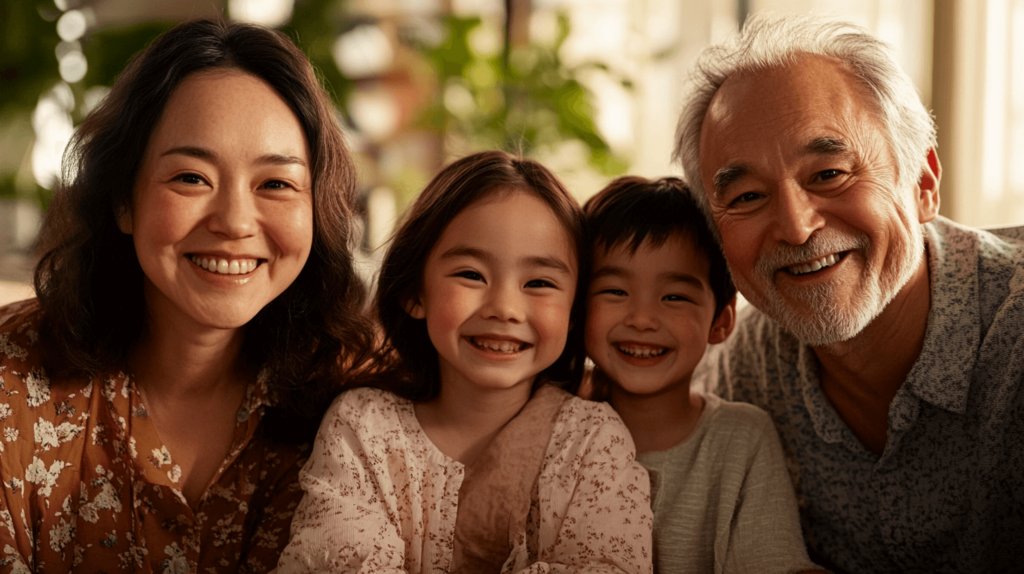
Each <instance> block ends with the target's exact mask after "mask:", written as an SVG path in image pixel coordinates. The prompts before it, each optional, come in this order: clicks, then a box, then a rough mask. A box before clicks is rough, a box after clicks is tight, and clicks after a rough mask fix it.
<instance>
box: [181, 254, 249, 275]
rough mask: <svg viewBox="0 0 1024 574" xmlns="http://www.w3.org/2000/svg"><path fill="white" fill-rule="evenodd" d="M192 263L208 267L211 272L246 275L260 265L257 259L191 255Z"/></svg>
mask: <svg viewBox="0 0 1024 574" xmlns="http://www.w3.org/2000/svg"><path fill="white" fill-rule="evenodd" d="M189 259H191V260H192V263H195V264H196V265H198V266H200V267H202V268H203V269H206V270H207V271H209V272H211V273H222V274H224V275H245V274H246V273H249V272H251V271H253V270H254V269H256V267H257V266H258V265H259V262H257V261H256V260H255V259H231V260H228V259H218V258H216V257H200V256H198V255H189Z"/></svg>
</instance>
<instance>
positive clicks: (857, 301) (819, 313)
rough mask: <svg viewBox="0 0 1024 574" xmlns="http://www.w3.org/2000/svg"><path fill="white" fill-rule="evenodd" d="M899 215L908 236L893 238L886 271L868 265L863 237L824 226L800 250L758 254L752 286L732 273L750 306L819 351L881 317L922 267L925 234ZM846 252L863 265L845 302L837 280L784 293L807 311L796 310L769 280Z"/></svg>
mask: <svg viewBox="0 0 1024 574" xmlns="http://www.w3.org/2000/svg"><path fill="white" fill-rule="evenodd" d="M900 211H901V213H900V218H901V219H902V220H903V222H904V223H906V224H907V225H906V227H907V228H908V229H909V237H906V236H903V237H896V236H893V237H892V238H891V239H892V241H893V243H892V245H891V249H890V252H889V259H888V263H889V265H888V267H887V268H885V269H876V268H874V267H871V266H870V265H871V263H870V262H869V261H868V260H867V256H868V254H869V253H870V248H871V241H870V239H869V238H868V237H867V235H864V234H860V235H859V236H852V235H849V234H847V233H844V232H841V231H838V230H836V229H835V228H832V227H825V228H824V229H822V230H820V231H818V232H816V233H815V234H814V235H812V236H811V238H810V239H809V240H808V241H807V242H806V243H804V244H803V245H797V246H777V247H776V248H775V250H774V251H773V252H771V253H763V254H761V255H760V256H759V257H758V259H757V261H756V262H755V266H754V274H753V277H754V282H753V283H750V282H747V281H746V280H745V279H744V278H743V277H742V276H741V275H739V274H737V273H733V278H734V279H735V281H736V287H737V288H738V289H739V291H740V292H741V293H743V296H744V297H746V298H747V300H748V301H750V303H751V304H753V305H754V307H757V308H758V309H759V310H761V312H763V313H764V314H765V315H767V316H768V317H770V318H772V319H773V320H775V321H776V322H777V323H779V324H780V325H781V326H782V328H783V329H785V330H787V331H789V332H790V333H792V334H793V336H795V337H796V338H797V339H799V340H800V341H801V342H803V343H804V344H806V345H810V346H812V347H820V346H826V345H832V344H835V343H839V342H843V341H848V340H850V339H852V338H854V337H855V336H857V335H858V334H859V333H860V332H861V331H863V330H864V328H865V327H867V326H868V325H869V324H870V323H871V322H872V321H874V320H875V318H876V317H878V315H880V314H881V313H882V311H883V310H884V309H885V308H886V306H888V305H889V303H891V302H892V300H893V299H894V298H895V297H896V294H897V293H899V292H900V290H901V289H903V287H904V286H905V285H906V284H907V283H908V282H909V281H910V278H911V277H912V276H913V275H914V272H915V271H916V270H917V268H918V266H919V265H920V264H921V260H922V258H923V256H924V232H923V231H922V229H921V225H920V224H919V223H917V222H916V221H913V220H908V219H907V217H906V215H907V214H906V213H905V212H904V210H902V209H901V210H900ZM846 251H859V252H860V254H861V256H862V257H864V259H865V265H866V267H865V268H864V270H863V273H862V274H861V276H860V281H859V285H852V286H850V289H849V291H850V297H851V298H850V300H849V301H848V302H847V301H845V300H841V299H839V298H838V292H839V289H840V288H841V287H842V286H843V281H842V280H841V279H836V280H834V281H831V282H829V283H825V284H820V285H815V286H813V287H807V288H800V289H794V290H792V291H790V292H788V293H787V294H788V298H789V299H790V300H800V301H802V302H803V308H804V309H806V310H797V309H794V308H793V307H792V306H791V305H790V304H789V303H788V302H787V300H786V299H785V298H783V296H782V294H781V293H780V292H779V290H778V289H777V288H776V286H775V283H774V280H773V279H774V276H775V273H776V272H779V270H780V269H784V268H786V267H788V266H791V265H793V264H795V263H800V262H805V261H811V260H814V259H819V258H821V257H824V256H825V255H828V254H831V253H839V252H846ZM850 255H852V254H847V257H850ZM782 272H783V273H785V271H782Z"/></svg>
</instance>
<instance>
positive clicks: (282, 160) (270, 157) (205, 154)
mask: <svg viewBox="0 0 1024 574" xmlns="http://www.w3.org/2000/svg"><path fill="white" fill-rule="evenodd" d="M168 155H184V156H188V157H194V158H199V159H206V160H213V159H217V153H216V152H214V151H213V150H211V149H207V148H204V147H199V146H187V145H186V146H177V147H172V148H170V149H168V150H166V151H164V152H163V153H162V154H160V157H164V156H168ZM256 164H258V165H293V164H294V165H301V166H303V167H306V161H305V160H303V159H302V158H300V157H295V156H293V155H287V154H280V153H268V154H264V155H261V156H260V157H258V158H256Z"/></svg>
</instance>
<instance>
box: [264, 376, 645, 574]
mask: <svg viewBox="0 0 1024 574" xmlns="http://www.w3.org/2000/svg"><path fill="white" fill-rule="evenodd" d="M464 471H465V467H464V466H463V464H462V463H460V462H458V461H455V460H453V459H451V458H448V457H447V456H445V455H444V454H443V453H442V452H441V451H440V450H438V449H437V447H436V446H434V444H433V443H432V442H430V439H429V438H428V437H427V435H426V434H425V433H424V432H423V429H422V428H421V427H420V425H419V422H418V421H417V419H416V414H415V412H414V411H413V404H412V403H411V402H409V401H407V400H405V399H402V398H399V397H397V396H395V395H393V394H391V393H388V392H386V391H381V390H378V389H370V388H362V389H354V390H352V391H348V392H346V393H344V394H343V395H341V396H340V397H339V398H338V399H336V400H335V402H334V404H333V405H332V406H331V408H330V410H328V412H327V416H326V417H324V421H323V423H322V424H321V426H320V433H319V435H317V439H316V443H315V445H314V447H313V454H312V455H311V457H310V460H309V464H307V465H306V467H305V468H304V469H303V471H302V474H301V481H302V487H303V488H304V489H305V491H306V495H305V497H304V498H303V499H302V503H301V504H300V505H299V509H298V510H297V511H296V513H295V521H294V523H293V524H292V536H291V541H290V543H289V545H288V547H287V548H286V549H285V551H284V553H283V554H282V555H281V562H280V564H279V567H278V573H279V574H294V573H298V572H391V573H405V572H408V573H412V574H415V573H421V572H431V573H442V572H448V571H449V570H450V567H451V561H452V554H453V549H454V542H453V536H454V532H455V519H456V515H457V511H458V505H459V499H458V495H459V488H460V487H461V485H462V480H463V478H464V476H465V472H464ZM649 491H650V481H649V479H648V477H647V471H645V470H644V468H643V467H642V466H640V464H639V463H638V462H636V461H635V460H634V446H633V440H632V439H631V438H630V436H629V431H628V430H627V429H626V427H625V425H624V424H623V423H622V420H621V419H620V418H619V417H618V415H617V414H615V412H614V411H613V410H612V409H611V407H609V406H608V405H607V404H604V403H596V402H591V401H585V400H582V399H579V398H575V397H573V398H570V399H568V400H567V401H565V403H564V404H563V406H562V407H561V410H560V411H559V413H558V415H557V418H556V420H555V423H554V426H553V427H552V431H551V437H550V438H549V439H548V442H547V450H546V452H545V457H544V462H543V464H542V467H541V471H540V475H539V477H538V479H537V483H536V486H535V490H534V492H535V496H533V497H532V506H531V509H530V512H529V517H528V524H527V526H526V532H525V534H524V535H523V536H522V538H520V539H519V540H516V541H514V542H515V543H514V545H513V549H512V553H511V554H510V555H509V557H508V559H507V561H506V562H505V564H504V567H503V568H502V572H503V573H512V572H520V573H527V574H555V573H568V572H609V573H611V572H615V573H621V572H631V573H638V572H641V573H649V572H651V571H652V566H651V524H652V515H651V504H650V497H649Z"/></svg>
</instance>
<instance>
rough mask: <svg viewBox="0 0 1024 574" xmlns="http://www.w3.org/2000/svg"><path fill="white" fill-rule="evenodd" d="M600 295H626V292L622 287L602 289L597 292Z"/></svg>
mask: <svg viewBox="0 0 1024 574" xmlns="http://www.w3.org/2000/svg"><path fill="white" fill-rule="evenodd" d="M597 294H598V295H614V296H616V297H625V296H626V292H625V291H623V290H622V289H602V290H600V291H598V292H597Z"/></svg>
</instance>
